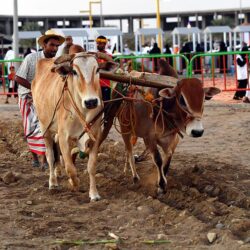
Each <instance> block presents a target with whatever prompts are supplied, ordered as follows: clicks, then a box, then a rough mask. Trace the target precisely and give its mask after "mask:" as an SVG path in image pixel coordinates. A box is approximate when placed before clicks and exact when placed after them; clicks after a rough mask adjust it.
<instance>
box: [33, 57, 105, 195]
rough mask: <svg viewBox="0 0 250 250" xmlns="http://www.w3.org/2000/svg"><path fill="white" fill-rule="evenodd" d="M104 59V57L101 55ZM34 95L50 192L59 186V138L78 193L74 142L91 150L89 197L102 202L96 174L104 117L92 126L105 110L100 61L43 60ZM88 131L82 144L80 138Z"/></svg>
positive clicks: (90, 59)
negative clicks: (102, 98)
mask: <svg viewBox="0 0 250 250" xmlns="http://www.w3.org/2000/svg"><path fill="white" fill-rule="evenodd" d="M99 55H100V54H99ZM32 95H33V100H34V105H35V108H36V112H37V115H38V118H39V121H40V125H41V130H42V132H43V134H44V140H45V145H46V156H47V160H48V164H49V168H50V177H49V188H50V189H54V188H56V187H57V186H58V181H57V177H58V174H57V171H56V167H57V166H59V165H58V164H60V160H59V157H57V155H58V154H55V151H56V150H55V142H54V139H55V135H58V140H59V146H60V150H61V153H62V157H63V160H64V164H65V170H66V173H67V175H68V177H69V183H70V185H71V187H72V190H78V188H79V179H78V177H77V171H76V168H75V166H74V163H73V161H72V157H71V149H72V146H71V145H72V141H73V142H77V143H78V147H79V148H80V149H81V150H85V149H86V147H88V150H89V159H88V164H87V169H88V173H89V178H90V189H89V197H90V199H91V200H98V199H100V196H99V194H98V191H97V188H96V181H95V173H96V159H97V151H98V144H99V140H100V134H101V116H99V117H98V118H97V119H96V120H95V122H94V123H93V125H92V126H91V127H90V125H89V123H90V122H91V121H92V119H93V118H94V117H96V116H97V114H99V113H100V112H101V111H102V109H103V102H102V100H101V89H100V83H99V67H98V63H97V59H96V57H95V56H94V55H93V54H92V55H91V54H88V53H83V52H82V53H76V54H72V55H64V56H61V57H59V58H57V59H56V60H55V59H42V60H40V61H39V62H38V63H37V67H36V75H35V79H34V80H33V82H32ZM84 130H85V131H86V133H85V134H84V136H83V137H82V138H81V139H80V140H79V136H80V134H82V132H83V131H84Z"/></svg>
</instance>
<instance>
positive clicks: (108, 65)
mask: <svg viewBox="0 0 250 250" xmlns="http://www.w3.org/2000/svg"><path fill="white" fill-rule="evenodd" d="M98 66H99V67H98V69H99V70H105V71H111V72H115V71H116V70H117V69H118V68H119V64H118V63H115V62H111V61H110V62H100V63H98Z"/></svg>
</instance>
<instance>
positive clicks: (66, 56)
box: [54, 54, 75, 65]
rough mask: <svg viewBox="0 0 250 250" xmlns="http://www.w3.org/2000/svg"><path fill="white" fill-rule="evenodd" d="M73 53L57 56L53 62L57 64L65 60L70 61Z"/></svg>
mask: <svg viewBox="0 0 250 250" xmlns="http://www.w3.org/2000/svg"><path fill="white" fill-rule="evenodd" d="M74 56H75V55H74V54H71V55H68V54H66V55H62V56H59V57H58V58H57V59H56V60H55V61H54V64H56V65H58V64H61V63H65V62H70V61H71V60H72V59H73V58H74Z"/></svg>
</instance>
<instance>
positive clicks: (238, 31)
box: [233, 25, 250, 50]
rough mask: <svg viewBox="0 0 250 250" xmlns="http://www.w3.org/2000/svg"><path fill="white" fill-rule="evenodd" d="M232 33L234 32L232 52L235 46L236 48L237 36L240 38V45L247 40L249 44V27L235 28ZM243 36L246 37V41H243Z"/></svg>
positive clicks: (240, 26)
mask: <svg viewBox="0 0 250 250" xmlns="http://www.w3.org/2000/svg"><path fill="white" fill-rule="evenodd" d="M233 32H234V50H236V46H237V34H238V35H239V37H240V44H242V42H243V41H246V40H247V44H248V45H249V43H250V25H239V26H236V27H235V28H234V29H233ZM245 35H246V36H247V39H245V38H246V37H244V36H245Z"/></svg>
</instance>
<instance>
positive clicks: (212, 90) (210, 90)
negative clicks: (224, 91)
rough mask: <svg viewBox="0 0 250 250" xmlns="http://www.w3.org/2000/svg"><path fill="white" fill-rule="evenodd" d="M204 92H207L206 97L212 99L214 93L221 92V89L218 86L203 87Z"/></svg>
mask: <svg viewBox="0 0 250 250" xmlns="http://www.w3.org/2000/svg"><path fill="white" fill-rule="evenodd" d="M203 90H204V93H205V99H206V100H210V99H212V97H213V96H214V95H217V94H219V93H220V92H221V90H220V89H218V88H216V87H209V88H203Z"/></svg>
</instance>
